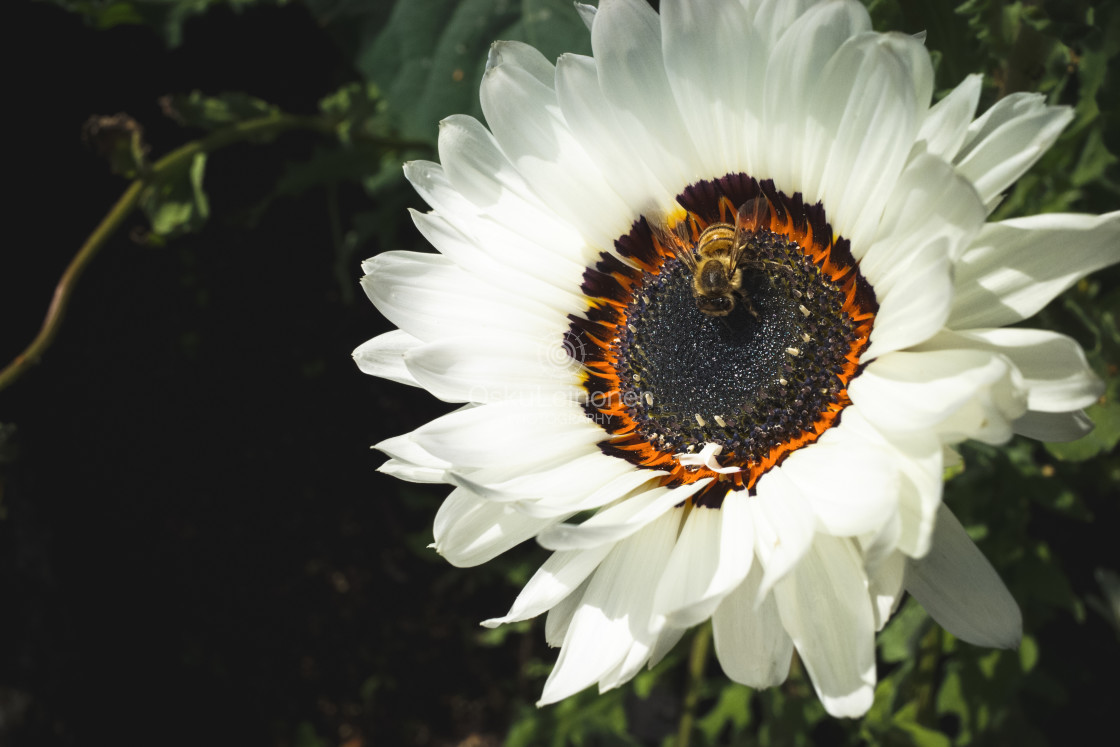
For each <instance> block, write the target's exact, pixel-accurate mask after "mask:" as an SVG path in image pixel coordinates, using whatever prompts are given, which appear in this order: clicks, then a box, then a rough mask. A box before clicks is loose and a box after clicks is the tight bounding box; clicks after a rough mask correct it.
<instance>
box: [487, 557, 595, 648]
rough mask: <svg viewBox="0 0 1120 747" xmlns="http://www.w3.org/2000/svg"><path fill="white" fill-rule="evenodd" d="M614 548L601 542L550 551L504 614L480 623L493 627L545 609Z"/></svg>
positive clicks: (574, 587)
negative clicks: (593, 544)
mask: <svg viewBox="0 0 1120 747" xmlns="http://www.w3.org/2000/svg"><path fill="white" fill-rule="evenodd" d="M613 547H614V545H602V546H601V547H597V548H593V549H591V550H573V551H570V552H556V553H553V554H552V555H551V556H550V557H549V558H548V560H546V561H545V562H544V565H542V566H541V567H540V568H539V569H538V570H537V572H536V573H535V574H533V577H532V578H531V579H529V583H527V584H525V588H523V589H522V590H521V593H520V594H518V595H517V599H516V600H514V602H513V606H512V607H510V610H509V612H508V613H506V615H505V617H495V618H492V619H490V620H484V621H483V622H482V624H483V625H484V626H486V627H487V628H496V627H498V626H499V625H504V624H506V623H511V622H518V621H519V620H528V619H529V618H532V617H536V616H537V615H539V614H541V613H542V612H547V611H548V610H550V609H552V608H553V607H555V606H556V605H557V604H559V603H560V602H562V601H563V600H564V599H565V597H567V596H568V595H569V594H571V593H572V592H573V591H575V590H576V589H577V588H579V586H580V584H582V583H583V582H584V581H585V580H587V578H588V577H589V576H590V575H591V574H592V573H594V571H595V569H596V568H598V567H599V563H601V562H602V561H603V558H605V557H607V553H609V552H610V551H611V549H612V548H613Z"/></svg>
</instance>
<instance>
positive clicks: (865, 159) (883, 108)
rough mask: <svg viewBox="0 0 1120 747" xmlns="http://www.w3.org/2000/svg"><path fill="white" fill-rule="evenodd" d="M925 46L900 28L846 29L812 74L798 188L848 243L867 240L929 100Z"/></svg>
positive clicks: (929, 72) (929, 77)
mask: <svg viewBox="0 0 1120 747" xmlns="http://www.w3.org/2000/svg"><path fill="white" fill-rule="evenodd" d="M932 80H933V72H932V68H931V67H930V61H929V53H928V52H926V50H925V48H924V47H923V46H922V45H921V43H919V42H918V41H916V40H914V39H913V38H912V37H909V36H904V35H901V34H873V33H865V34H861V35H859V36H855V37H852V38H851V39H849V40H848V41H847V42H845V43H844V45H843V46H841V47H840V49H839V50H838V51H837V52H836V54H834V55H833V56H832V58H831V59H830V60H829V62H828V65H827V66H826V68H825V70H824V72H823V74H822V75H821V77H820V81H819V83H818V87H817V89H816V93H815V95H813V96H812V103H811V104H810V110H809V114H808V116H809V117H810V119H811V122H812V123H813V125H814V127H813V128H811V129H810V130H809V131H807V133H806V139H805V148H806V151H805V153H806V155H805V157H804V163H805V169H804V170H803V176H802V180H801V181H802V188H803V189H804V192H805V197H806V202H809V203H812V202H815V201H817V200H821V201H822V202H824V204H825V205H827V206H828V213H829V219H830V222H831V224H832V227H833V228H834V229H835V230H836V231H837V232H838V233H839V234H841V235H843V236H845V237H846V238H848V239H849V240H850V241H851V242H852V245H853V246H857V247H860V246H866V245H868V244H870V243H871V240H872V238H873V237H874V235H875V231H876V230H877V228H878V224H879V220H880V218H881V216H882V213H883V209H884V207H885V205H886V202H887V200H888V198H889V197H890V196H891V193H892V192H893V191H894V188H895V182H896V180H897V179H898V176H899V174H900V173H901V172H902V169H903V167H904V166H905V165H906V161H907V158H908V156H909V154H910V150H911V148H912V146H913V144H914V137H915V136H916V135H917V132H918V127H919V125H920V124H921V116H922V115H923V113H924V112H925V107H926V106H927V105H928V104H929V95H930V94H929V89H931V87H932Z"/></svg>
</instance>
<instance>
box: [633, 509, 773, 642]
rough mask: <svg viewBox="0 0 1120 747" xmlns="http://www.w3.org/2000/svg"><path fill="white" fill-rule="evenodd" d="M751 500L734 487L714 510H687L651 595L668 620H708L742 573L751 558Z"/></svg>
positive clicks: (680, 622)
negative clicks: (749, 507)
mask: <svg viewBox="0 0 1120 747" xmlns="http://www.w3.org/2000/svg"><path fill="white" fill-rule="evenodd" d="M749 500H751V499H750V498H749V497H747V496H746V495H745V493H744V491H732V492H729V493H728V494H727V495H726V496H725V497H724V499H723V504H722V506H720V508H719V509H718V510H716V509H708V508H693V510H692V511H691V512H690V513H689V515H688V519H687V520H686V521H685V523H684V526H683V527H682V528H681V533H680V536H679V537H677V543H676V545H675V546H674V547H673V552H672V554H671V555H670V556H669V562H668V565H667V566H666V568H665V573H664V575H662V577H661V581H660V583H659V584H658V585H657V592H656V593H655V595H654V601H653V608H654V610H655V611H656V612H657V613H658V614H661V615H664V616H665V617H667V618H668V622H669V624H670V625H674V626H676V627H680V628H687V627H691V626H693V625H698V624H699V623H701V622H703V621H704V620H706V619H708V618H709V617H711V615H712V612H714V611H715V609H716V607H718V606H719V603H720V600H721V599H722V598H723V597H724V596H726V595H727V594H729V593H730V592H731V591H732V589H734V588H735V587H737V586H739V585H740V584H741V583H742V581H743V579H744V578H746V575H747V572H748V571H750V568H751V561H752V560H753V558H754V527H753V526H751V517H750V511H749V509H748V508H747V505H746V504H747V502H748V501H749Z"/></svg>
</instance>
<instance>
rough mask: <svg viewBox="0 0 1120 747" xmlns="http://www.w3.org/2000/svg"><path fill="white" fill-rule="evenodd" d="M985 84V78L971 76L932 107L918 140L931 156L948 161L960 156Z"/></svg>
mask: <svg viewBox="0 0 1120 747" xmlns="http://www.w3.org/2000/svg"><path fill="white" fill-rule="evenodd" d="M983 81H984V76H982V75H979V74H974V75H969V76H968V77H967V78H965V79H964V80H963V81H961V84H960V85H959V86H957V87H956V88H954V89H953V90H952V91H950V92H949V93H948V95H946V96H945V98H943V99H941V101H939V102H937V103H936V104H935V105H934V106H932V107H930V110H929V113H928V114H927V115H926V118H925V121H923V122H922V127H921V129H920V130H919V131H918V140H924V141H925V143H926V151H927V152H928V153H930V154H931V155H934V156H941V157H942V158H944V159H946V160H947V161H952V160H953V158H954V157H955V156H956V155H957V152H958V151H959V150H960V148H961V145H963V144H964V140H965V137H966V136H967V134H968V126H969V124H971V122H972V117H973V115H975V114H976V105H977V104H978V103H979V102H980V85H981V84H982V83H983Z"/></svg>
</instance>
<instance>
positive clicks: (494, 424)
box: [411, 401, 603, 468]
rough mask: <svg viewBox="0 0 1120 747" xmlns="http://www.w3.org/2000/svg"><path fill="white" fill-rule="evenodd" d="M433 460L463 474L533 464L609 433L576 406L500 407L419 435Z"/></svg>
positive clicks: (577, 450)
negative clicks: (464, 470)
mask: <svg viewBox="0 0 1120 747" xmlns="http://www.w3.org/2000/svg"><path fill="white" fill-rule="evenodd" d="M411 437H412V439H413V440H414V441H415V442H416V443H417V444H419V445H420V446H421V447H422V448H424V449H425V450H426V451H428V452H429V453H430V454H432V455H433V456H435V457H437V458H440V459H444V460H446V461H448V462H450V463H452V464H454V465H456V466H457V467H459V468H465V467H489V466H496V465H499V464H507V465H515V464H533V463H539V462H541V461H542V460H544V461H548V460H553V459H555V458H557V455H562V454H564V453H571V454H572V455H573V456H574V455H576V454H581V453H585V452H584V449H585V448H586V447H587V446H589V445H591V444H595V443H598V442H599V441H600V440H602V438H603V430H602V429H600V428H599V427H598V426H596V425H595V424H594V423H592V422H591V421H590V420H588V418H587V416H586V415H584V413H583V409H582V408H580V407H579V405H575V404H563V405H547V404H534V403H523V402H516V401H514V402H498V403H494V404H487V405H480V406H478V407H471V408H466V409H460V410H456V411H455V412H452V413H449V414H447V415H444V416H442V417H439V418H436V419H435V420H433V421H431V422H430V423H427V424H426V425H423V426H421V427H420V428H418V429H416V430H415V431H413V433H412V435H411Z"/></svg>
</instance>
